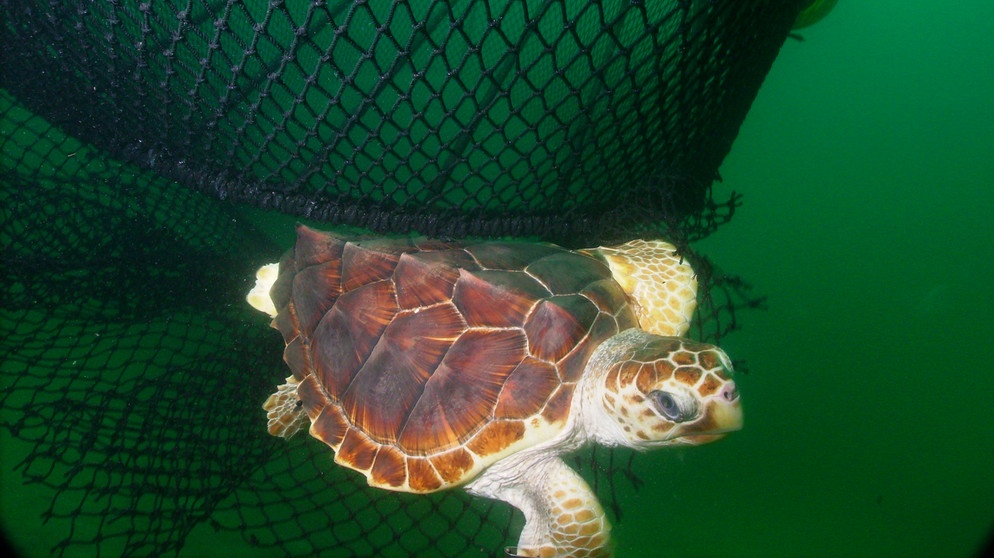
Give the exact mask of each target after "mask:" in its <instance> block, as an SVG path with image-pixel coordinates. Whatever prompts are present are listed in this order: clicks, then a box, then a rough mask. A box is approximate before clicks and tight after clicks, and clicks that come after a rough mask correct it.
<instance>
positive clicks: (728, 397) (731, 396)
mask: <svg viewBox="0 0 994 558" xmlns="http://www.w3.org/2000/svg"><path fill="white" fill-rule="evenodd" d="M721 398H722V399H724V400H725V401H735V400H736V399H738V398H739V390H737V389H736V388H735V383H734V382H728V383H727V384H725V387H723V388H722V389H721Z"/></svg>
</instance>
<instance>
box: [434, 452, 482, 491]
mask: <svg viewBox="0 0 994 558" xmlns="http://www.w3.org/2000/svg"><path fill="white" fill-rule="evenodd" d="M429 461H431V464H432V465H433V466H434V467H435V470H436V471H438V474H439V476H441V477H442V480H443V481H445V482H447V483H456V482H459V481H460V480H462V479H463V478H464V477H465V476H466V471H469V470H470V469H471V468H473V464H474V463H476V461H475V460H474V459H473V456H472V455H470V453H469V452H468V451H466V449H465V448H462V447H458V448H455V449H453V450H451V451H447V452H444V453H439V454H437V455H434V456H432V457H431V458H430V459H429Z"/></svg>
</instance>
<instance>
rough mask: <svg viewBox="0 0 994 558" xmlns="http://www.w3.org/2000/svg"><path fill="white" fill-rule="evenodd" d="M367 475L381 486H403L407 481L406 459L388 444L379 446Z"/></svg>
mask: <svg viewBox="0 0 994 558" xmlns="http://www.w3.org/2000/svg"><path fill="white" fill-rule="evenodd" d="M369 476H370V480H371V481H372V482H374V483H376V484H378V485H381V486H392V487H395V488H396V487H400V486H403V485H404V482H406V481H407V459H406V458H405V457H404V454H402V453H401V452H399V451H398V450H396V449H394V448H392V447H390V446H380V449H379V451H377V452H376V458H375V459H373V466H372V467H371V468H370V470H369Z"/></svg>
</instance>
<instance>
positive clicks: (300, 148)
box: [2, 0, 802, 244]
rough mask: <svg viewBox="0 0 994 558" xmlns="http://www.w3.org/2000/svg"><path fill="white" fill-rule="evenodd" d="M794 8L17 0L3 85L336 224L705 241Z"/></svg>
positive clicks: (219, 183) (228, 183)
mask: <svg viewBox="0 0 994 558" xmlns="http://www.w3.org/2000/svg"><path fill="white" fill-rule="evenodd" d="M800 3H802V2H799V0H779V1H773V0H771V1H764V2H739V1H734V0H726V1H715V0H707V1H703V0H698V1H691V0H679V1H678V0H671V1H655V2H606V3H604V4H600V3H594V2H591V3H586V2H568V1H560V2H483V1H476V2H473V1H465V2H450V1H438V2H428V1H424V2H411V3H406V2H386V1H384V2H355V3H351V2H314V3H305V2H244V3H243V2H239V1H234V0H228V1H227V2H222V1H209V0H202V1H201V2H185V1H184V2H175V1H168V2H166V1H164V2H111V1H104V2H83V3H75V2H54V1H53V2H51V3H44V2H31V1H26V0H17V1H11V0H6V1H4V2H2V5H3V9H4V16H5V26H4V45H3V49H2V52H3V58H2V63H3V67H4V79H3V85H4V87H6V88H8V89H9V90H10V91H12V92H13V93H14V94H15V95H16V96H17V97H18V98H19V99H21V100H22V102H25V103H26V104H28V105H29V107H30V108H32V109H33V110H35V111H36V112H38V113H39V114H43V115H45V116H46V117H47V118H49V119H50V121H52V122H53V123H55V124H57V125H60V126H62V127H63V128H64V129H65V130H66V131H67V132H69V133H71V134H73V135H75V136H77V137H79V138H81V139H83V140H85V141H87V142H88V143H91V144H92V145H94V146H98V147H101V148H103V149H106V150H107V151H108V152H109V153H111V154H112V155H113V156H115V157H118V158H120V159H123V160H126V161H130V162H135V163H137V164H138V166H139V167H141V168H143V169H151V170H154V171H155V172H156V173H157V174H158V175H160V176H163V177H168V178H170V179H173V180H176V181H177V182H179V183H180V184H183V185H185V186H190V187H193V188H196V189H198V190H201V191H204V192H208V193H210V194H211V195H214V196H217V197H221V198H226V199H231V200H237V201H243V202H248V203H251V204H254V205H256V206H259V207H264V208H270V209H276V210H279V211H281V212H284V213H291V214H294V215H298V216H302V217H308V218H313V219H318V220H321V221H324V222H335V223H344V224H353V225H360V226H364V227H369V228H372V229H374V230H378V231H390V232H407V231H410V230H418V231H420V232H421V233H423V234H428V235H432V236H439V235H448V236H465V235H502V234H512V235H517V236H523V235H537V236H541V237H544V238H546V239H549V240H558V241H563V240H564V239H566V240H569V241H570V242H571V243H575V242H580V243H586V244H592V243H594V242H595V241H601V240H603V239H605V238H619V237H624V236H637V235H639V234H643V232H644V229H645V228H646V227H652V228H656V229H657V230H658V228H659V227H660V226H663V227H666V226H668V225H669V226H674V225H676V224H678V223H680V222H681V221H683V220H684V219H687V218H688V217H693V218H694V219H693V224H689V223H683V224H682V225H681V227H680V228H682V229H684V230H690V231H691V232H693V233H696V234H698V235H700V234H704V233H707V232H709V231H710V230H711V229H712V228H713V226H714V225H715V221H716V220H720V219H721V213H720V209H721V206H722V205H724V204H723V203H722V204H717V205H715V204H712V203H710V193H709V188H710V185H711V184H712V182H713V181H714V180H715V178H716V177H717V168H718V165H719V164H720V162H721V160H722V159H723V158H724V156H725V155H726V154H727V152H728V150H729V148H730V146H731V143H732V140H733V139H734V137H735V135H736V132H737V131H738V127H739V125H740V123H741V122H742V119H743V118H744V116H745V113H746V111H747V109H748V107H749V105H750V104H751V102H752V100H753V98H754V96H755V94H756V91H757V89H758V87H759V85H760V83H761V81H762V79H763V77H764V75H765V74H766V71H767V69H768V68H769V67H770V64H771V63H772V61H773V59H774V57H775V56H776V53H777V52H778V50H779V48H780V46H781V44H782V43H783V41H784V39H785V37H786V36H787V33H788V31H789V28H790V24H791V22H792V21H793V20H794V17H795V16H796V14H797V11H798V5H799V4H800ZM702 216H703V218H702Z"/></svg>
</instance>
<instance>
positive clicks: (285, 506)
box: [0, 0, 799, 556]
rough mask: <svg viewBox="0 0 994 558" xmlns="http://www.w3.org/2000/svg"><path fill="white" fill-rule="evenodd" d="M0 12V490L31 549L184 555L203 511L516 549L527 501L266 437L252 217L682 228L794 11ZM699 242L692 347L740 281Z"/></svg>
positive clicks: (686, 1)
mask: <svg viewBox="0 0 994 558" xmlns="http://www.w3.org/2000/svg"><path fill="white" fill-rule="evenodd" d="M0 9H2V12H3V14H4V17H3V19H2V21H0V28H2V43H0V57H2V58H0V141H2V144H3V145H2V150H0V179H2V187H0V216H2V222H0V241H2V254H3V261H2V264H0V284H2V288H0V297H2V299H0V319H2V323H0V328H2V329H0V333H2V336H0V354H3V362H2V368H0V382H2V384H0V385H2V392H0V405H2V411H0V412H2V416H0V419H2V422H0V425H2V427H3V428H2V430H3V431H4V439H3V442H4V464H5V467H8V468H7V469H6V470H4V471H3V474H2V479H3V481H2V482H3V485H4V494H5V496H6V495H8V494H13V493H14V492H20V491H22V490H23V491H25V492H24V493H25V494H27V495H28V496H26V497H29V498H32V499H33V500H34V501H36V502H38V501H40V502H43V503H44V504H43V506H42V507H43V511H42V518H41V519H42V520H44V521H45V522H47V524H46V527H45V528H46V530H47V532H50V533H54V535H53V536H52V537H51V539H50V540H44V541H39V542H38V543H37V544H38V547H37V548H32V549H28V550H30V551H32V552H35V553H37V554H39V555H47V554H49V553H52V552H54V553H55V554H59V555H62V554H84V555H105V556H147V555H162V554H181V553H183V552H182V551H184V550H185V551H186V553H191V554H195V553H196V551H194V550H191V549H190V546H189V545H190V544H192V542H191V541H192V540H193V539H194V538H196V537H191V533H194V532H197V533H203V532H208V533H210V534H212V535H213V536H216V537H231V538H232V539H233V540H236V541H238V542H239V544H242V545H244V548H246V549H250V548H257V549H260V550H261V551H263V552H267V553H269V554H276V555H280V554H293V555H311V554H317V553H323V554H326V555H333V556H352V555H359V556H374V555H375V556H390V555H419V554H420V555H452V556H462V555H467V554H479V555H494V554H497V553H499V549H501V548H503V547H504V546H505V545H508V544H513V543H514V540H513V539H514V538H515V537H516V536H517V532H518V530H519V529H520V527H521V523H522V519H521V517H520V515H519V514H517V513H516V512H514V511H513V510H511V509H509V507H508V506H506V505H505V504H503V503H500V502H492V501H487V500H483V499H478V498H470V497H468V496H466V495H465V494H464V493H462V492H461V491H450V492H446V493H442V494H438V495H431V496H412V495H406V494H396V493H390V492H385V491H378V490H373V489H370V488H368V487H366V486H365V482H364V480H363V479H362V477H361V476H360V475H356V474H353V473H351V472H350V471H346V470H344V469H342V468H339V467H336V466H334V465H333V463H332V456H331V454H330V452H328V451H326V449H325V447H324V446H323V445H321V444H319V443H312V442H313V440H309V439H308V438H307V437H306V436H298V437H296V438H294V439H292V440H290V441H289V442H287V441H284V440H282V439H276V438H272V437H270V436H269V435H268V434H267V433H266V429H265V419H264V415H263V413H262V411H261V409H260V405H261V402H262V401H263V400H265V398H266V396H267V395H268V394H269V393H271V392H272V390H273V388H274V386H275V385H276V384H277V383H279V382H280V381H281V380H282V378H283V377H284V376H285V375H286V369H285V365H284V364H283V363H282V362H281V350H280V349H281V348H282V346H281V343H280V341H279V339H278V337H275V336H274V335H273V332H272V331H271V330H270V329H269V328H267V327H266V321H267V320H266V319H265V317H264V316H262V315H261V314H257V313H255V312H253V311H252V310H251V309H250V308H248V306H247V305H246V304H244V302H243V301H244V294H245V293H246V292H247V290H248V289H249V288H250V286H251V284H250V283H251V281H252V279H253V277H254V270H255V268H256V267H258V265H260V264H261V263H265V262H267V261H273V260H275V259H276V258H277V257H278V256H279V254H280V253H281V252H282V251H283V250H284V249H286V248H287V246H285V245H284V246H281V245H278V243H277V242H274V240H272V238H273V237H272V235H270V234H268V233H267V232H266V229H265V221H266V217H265V216H266V215H291V216H295V217H298V218H301V219H308V220H312V221H315V222H320V223H323V224H325V225H328V224H332V225H340V226H345V225H352V226H359V227H364V228H366V229H370V230H373V231H377V232H382V233H409V232H414V233H419V234H425V235H430V236H441V237H453V238H459V237H465V236H483V237H494V236H514V237H521V238H534V239H543V240H550V241H556V242H560V243H562V244H566V245H569V246H591V245H596V244H598V243H604V242H614V241H619V240H625V239H629V238H633V237H636V236H668V237H670V238H675V239H677V240H678V241H679V242H681V243H687V242H689V241H692V240H695V239H698V238H702V237H703V236H706V235H707V234H709V233H710V232H712V231H713V230H714V229H715V228H716V227H717V226H719V225H720V224H721V223H723V222H724V221H726V220H727V219H728V218H730V217H731V214H732V212H733V210H734V208H735V206H736V204H737V199H736V197H735V196H734V195H732V194H729V195H727V196H725V197H724V198H723V199H720V200H716V199H715V198H714V197H713V196H712V192H711V187H712V184H713V183H714V181H715V179H716V178H717V169H718V166H719V164H720V163H721V161H722V159H723V158H724V156H725V155H726V154H727V152H728V150H729V149H730V146H731V143H732V140H733V139H734V137H735V135H736V133H737V130H738V127H739V125H740V124H741V122H742V120H743V118H744V117H745V113H746V111H747V110H748V107H749V105H750V103H751V102H752V100H753V99H754V97H755V94H756V92H757V90H758V88H759V85H760V83H761V82H762V79H763V77H764V76H765V74H766V72H767V70H768V69H769V67H770V65H771V64H772V61H773V59H774V58H775V56H776V53H777V52H778V50H779V48H780V46H781V44H782V43H783V41H784V39H785V38H786V36H787V34H788V32H789V29H790V25H791V22H792V21H793V19H794V17H795V16H796V15H797V12H798V10H799V2H797V1H796V0H782V1H774V0H771V1H768V2H737V1H732V0H727V1H692V0H673V1H658V2H625V3H613V2H612V3H604V4H599V3H579V2H570V1H565V0H564V1H550V2H497V1H491V2H473V1H464V2H451V1H447V2H428V1H425V2H412V3H405V2H392V3H391V2H368V3H367V2H354V3H350V2H312V3H291V2H282V1H278V0H274V1H270V2H236V1H227V2H222V1H209V0H201V1H188V2H175V1H169V2H166V1H164V2H124V1H111V0H107V1H103V2H79V3H74V2H55V1H53V2H40V1H29V0H16V1H15V0H0ZM259 210H264V211H265V212H262V211H259ZM260 215H261V216H262V217H260ZM695 263H697V265H698V267H699V268H700V270H701V271H702V272H703V273H704V275H705V277H704V279H705V281H704V283H705V287H708V288H705V289H703V292H702V296H703V297H708V300H709V301H710V303H705V304H702V310H703V316H702V319H701V320H700V322H699V324H700V325H699V327H698V329H697V331H696V333H697V337H699V338H703V339H710V340H715V339H717V338H719V337H720V335H721V334H722V333H724V332H727V331H728V330H729V329H731V328H734V327H735V321H734V320H735V310H736V309H737V308H741V306H742V305H744V304H751V303H754V302H755V301H752V300H749V299H746V298H742V296H741V293H742V285H741V284H740V283H738V282H736V281H735V280H733V279H729V278H723V277H722V276H720V275H719V274H710V273H709V272H710V269H711V268H710V266H709V264H708V263H707V262H706V260H704V259H702V258H695ZM704 302H708V301H707V300H706V301H704ZM578 459H579V460H580V462H579V465H580V469H581V472H582V473H583V474H584V475H585V476H586V477H587V478H588V479H589V480H590V481H591V483H592V484H594V485H595V487H596V490H597V491H598V493H599V494H600V496H601V498H602V499H603V500H604V501H605V502H608V503H610V502H611V493H612V492H613V486H614V483H615V482H629V480H626V479H627V478H628V477H627V476H626V473H627V468H626V467H625V466H624V463H625V460H626V459H627V456H626V454H623V453H620V454H618V455H616V454H615V453H613V452H608V451H605V450H600V451H597V452H594V453H590V452H587V453H584V454H583V455H582V456H580V457H579V458H578ZM357 477H358V478H357ZM22 483H26V486H23V487H22V486H20V485H21V484H22ZM5 505H6V504H5ZM613 513H615V514H617V510H616V509H615V510H614V512H613ZM9 517H11V515H10V512H9V511H5V518H9ZM5 528H6V526H5ZM201 538H202V537H201ZM22 550H25V549H22Z"/></svg>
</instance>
